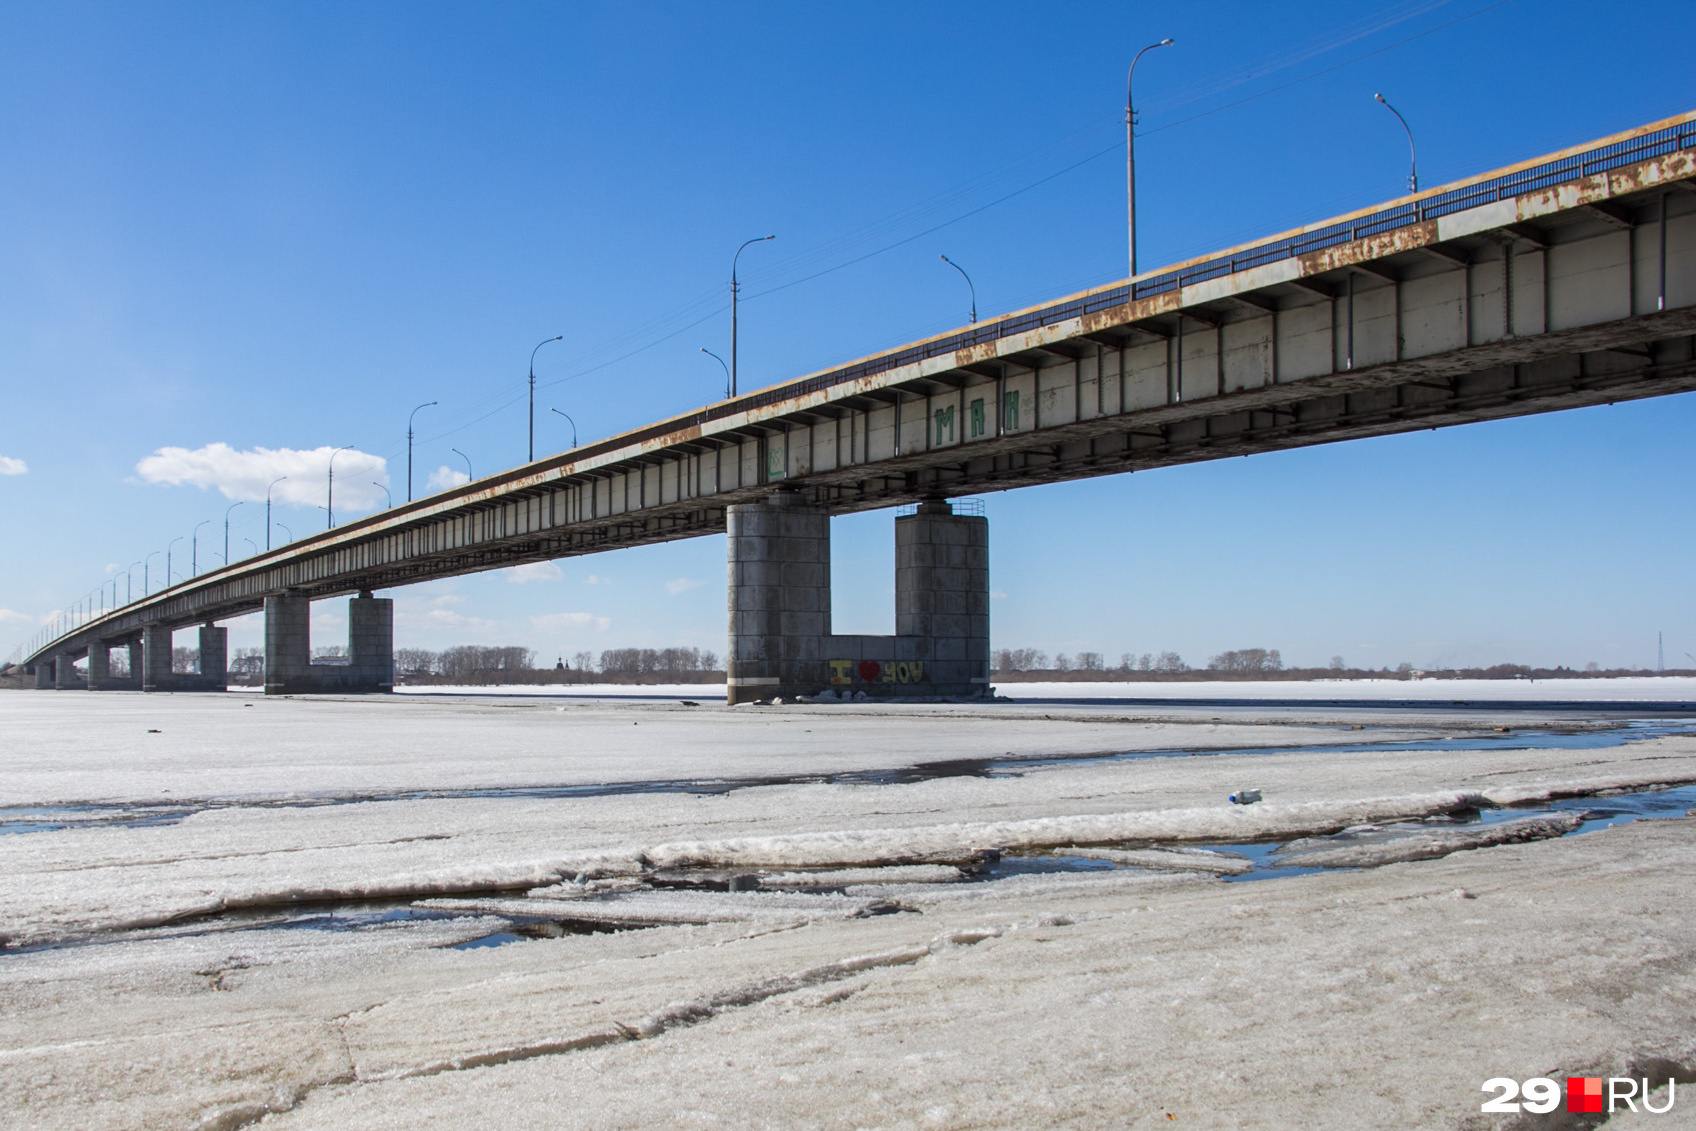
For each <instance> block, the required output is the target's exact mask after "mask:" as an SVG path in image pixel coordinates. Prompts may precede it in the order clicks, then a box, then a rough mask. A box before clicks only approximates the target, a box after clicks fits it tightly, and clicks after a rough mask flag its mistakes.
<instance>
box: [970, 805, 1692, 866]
mask: <svg viewBox="0 0 1696 1131" xmlns="http://www.w3.org/2000/svg"><path fill="white" fill-rule="evenodd" d="M1693 810H1696V785H1681V786H1674V787H1671V788H1667V789H1649V790H1640V791H1636V792H1627V793H1616V794H1606V795H1591V796H1587V797H1568V798H1559V799H1556V800H1552V801H1539V802H1532V803H1528V804H1525V805H1506V806H1501V807H1497V808H1490V809H1484V810H1478V811H1473V812H1470V813H1459V814H1454V815H1451V816H1434V817H1427V818H1424V819H1422V820H1417V821H1390V822H1385V823H1384V824H1381V825H1372V826H1364V827H1361V828H1355V829H1344V830H1342V831H1341V832H1338V833H1334V834H1332V835H1331V836H1327V837H1302V838H1300V839H1301V840H1302V842H1303V846H1304V848H1306V849H1308V850H1312V848H1313V847H1314V846H1317V845H1320V844H1334V845H1336V846H1338V847H1342V846H1345V845H1349V844H1352V843H1357V842H1359V841H1360V840H1361V839H1363V837H1362V835H1361V834H1362V833H1363V832H1364V831H1366V830H1370V832H1371V834H1372V838H1373V840H1374V841H1375V842H1378V843H1383V842H1387V841H1394V840H1395V839H1397V838H1398V837H1399V838H1404V839H1405V838H1408V837H1413V836H1417V835H1419V834H1421V833H1429V832H1431V831H1432V830H1433V829H1441V828H1451V829H1453V828H1465V827H1467V826H1469V825H1470V826H1482V825H1492V824H1502V823H1505V822H1508V821H1521V820H1525V819H1526V818H1531V817H1553V816H1558V815H1563V814H1579V815H1580V816H1581V817H1582V820H1581V822H1580V823H1579V825H1578V827H1577V828H1575V829H1573V830H1572V831H1571V832H1569V833H1565V834H1563V835H1564V836H1582V835H1584V834H1585V833H1593V832H1598V831H1600V830H1602V829H1611V828H1616V827H1618V826H1620V825H1628V824H1630V823H1631V822H1633V821H1640V820H1657V819H1664V818H1668V817H1683V816H1686V815H1688V814H1689V813H1691V812H1692V811H1693ZM1292 843H1293V841H1228V842H1222V843H1216V844H1187V843H1186V844H1185V847H1187V848H1203V849H1206V850H1208V851H1210V852H1218V853H1220V854H1222V855H1225V856H1234V857H1238V858H1240V859H1244V860H1247V861H1249V862H1250V863H1251V865H1252V867H1251V868H1250V869H1249V870H1248V871H1246V872H1242V873H1240V874H1237V875H1226V876H1222V877H1221V878H1222V879H1224V880H1226V881H1227V882H1230V883H1245V882H1249V881H1253V880H1272V879H1281V878H1285V877H1289V876H1307V875H1312V874H1314V873H1315V872H1338V871H1354V870H1356V868H1355V867H1352V866H1348V867H1342V866H1338V867H1330V866H1310V865H1304V864H1302V863H1300V860H1301V856H1300V855H1296V856H1291V857H1287V858H1285V859H1280V858H1279V854H1280V853H1282V852H1283V851H1284V850H1285V849H1286V848H1288V847H1289V846H1290V845H1291V844H1292ZM1159 847H1168V845H1167V844H1166V843H1165V842H1162V843H1161V844H1160V845H1159ZM1468 850H1469V849H1468V848H1466V847H1457V848H1456V849H1455V850H1454V851H1457V852H1463V851H1468ZM1123 868H1132V869H1136V868H1137V866H1136V865H1131V864H1120V863H1115V862H1113V861H1109V860H1100V859H1095V858H1093V857H1083V856H1068V855H1066V854H1065V851H1064V850H1060V851H1059V852H1056V853H1050V854H1045V855H1038V856H1007V857H1003V858H1002V859H1001V860H999V861H997V862H996V863H993V864H991V865H989V866H988V867H986V868H985V869H984V870H983V872H982V873H981V875H980V876H979V877H978V878H980V879H984V880H995V879H1000V878H1003V877H1006V876H1014V875H1029V874H1033V873H1050V874H1052V873H1056V872H1099V871H1103V870H1115V869H1123ZM1138 870H1142V869H1138Z"/></svg>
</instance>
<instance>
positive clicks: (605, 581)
mask: <svg viewBox="0 0 1696 1131" xmlns="http://www.w3.org/2000/svg"><path fill="white" fill-rule="evenodd" d="M583 584H585V585H611V584H612V578H610V577H601V576H599V575H598V574H593V573H591V574H590V575H589V576H588V577H585V578H584V579H583Z"/></svg>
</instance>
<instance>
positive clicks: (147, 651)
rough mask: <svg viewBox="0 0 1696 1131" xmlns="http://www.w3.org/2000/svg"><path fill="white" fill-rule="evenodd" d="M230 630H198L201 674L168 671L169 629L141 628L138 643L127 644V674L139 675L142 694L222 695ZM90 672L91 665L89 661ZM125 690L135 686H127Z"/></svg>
mask: <svg viewBox="0 0 1696 1131" xmlns="http://www.w3.org/2000/svg"><path fill="white" fill-rule="evenodd" d="M229 636H230V630H229V629H227V628H219V627H218V626H217V625H215V624H203V625H201V626H200V663H199V667H200V671H199V672H198V673H194V672H174V671H172V670H171V629H170V628H168V627H166V626H165V625H162V624H150V625H145V626H143V628H142V630H141V641H140V643H139V644H138V643H135V642H131V644H130V673H131V679H133V678H134V676H135V673H136V671H137V670H138V667H139V670H140V672H141V683H140V686H141V689H142V690H143V691H225V690H228V688H229V676H228V673H227V671H226V668H227V663H226V661H227V656H228V651H229ZM90 670H93V661H90ZM124 686H134V685H133V684H129V683H127V682H126V684H125V685H124Z"/></svg>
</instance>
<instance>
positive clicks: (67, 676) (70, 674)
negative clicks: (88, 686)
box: [53, 652, 84, 691]
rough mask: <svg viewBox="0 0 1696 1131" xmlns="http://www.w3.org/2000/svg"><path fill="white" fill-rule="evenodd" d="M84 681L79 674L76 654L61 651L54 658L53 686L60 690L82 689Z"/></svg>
mask: <svg viewBox="0 0 1696 1131" xmlns="http://www.w3.org/2000/svg"><path fill="white" fill-rule="evenodd" d="M83 686H84V685H83V681H82V679H81V678H80V677H79V676H78V675H77V668H76V656H75V655H74V654H73V653H70V652H61V653H59V655H57V656H55V657H54V658H53V687H54V688H55V689H56V690H59V691H80V690H82V688H83Z"/></svg>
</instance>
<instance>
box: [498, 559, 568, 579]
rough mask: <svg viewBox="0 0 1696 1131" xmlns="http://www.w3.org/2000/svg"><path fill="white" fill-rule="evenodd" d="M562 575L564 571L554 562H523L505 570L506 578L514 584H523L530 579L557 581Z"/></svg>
mask: <svg viewBox="0 0 1696 1131" xmlns="http://www.w3.org/2000/svg"><path fill="white" fill-rule="evenodd" d="M564 576H565V571H564V570H562V569H560V568H559V565H558V564H557V563H555V562H525V563H524V564H523V565H521V566H513V567H512V568H511V569H509V570H507V571H506V579H507V580H508V581H510V582H512V583H513V584H514V585H525V584H528V583H529V582H532V581H558V580H559V579H560V578H562V577H564Z"/></svg>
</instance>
